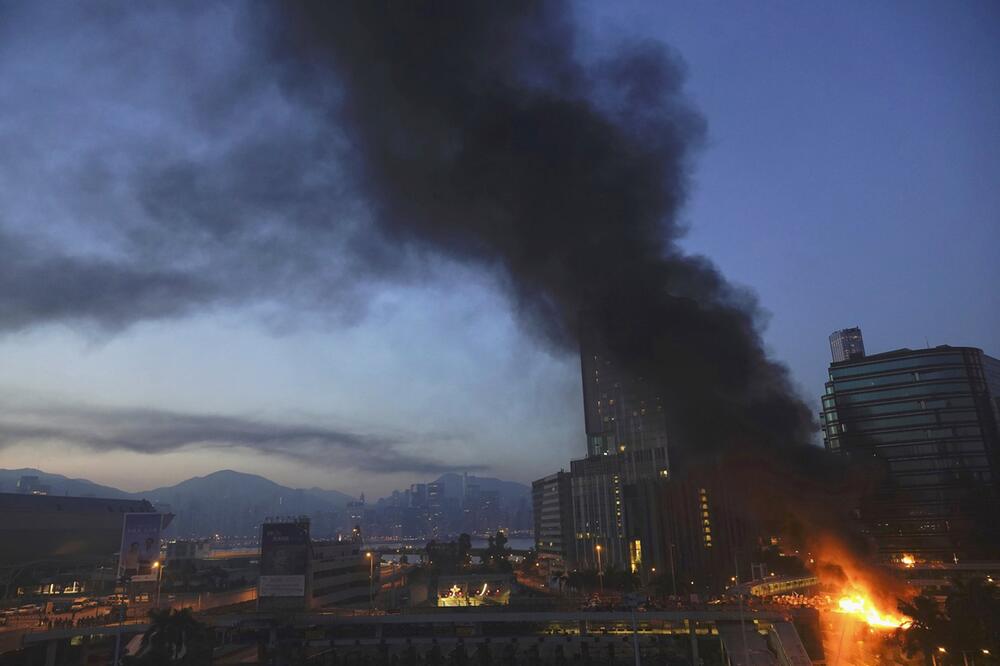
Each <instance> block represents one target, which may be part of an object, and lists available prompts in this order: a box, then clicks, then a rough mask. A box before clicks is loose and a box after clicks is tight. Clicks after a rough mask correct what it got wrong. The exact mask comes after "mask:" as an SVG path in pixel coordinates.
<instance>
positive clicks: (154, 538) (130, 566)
mask: <svg viewBox="0 0 1000 666" xmlns="http://www.w3.org/2000/svg"><path fill="white" fill-rule="evenodd" d="M162 525H163V514H159V513H126V514H125V516H124V523H123V525H122V545H121V550H120V551H119V555H118V577H119V578H120V579H122V580H132V581H144V580H145V581H148V580H156V571H155V569H154V568H153V562H156V561H157V560H159V559H160V528H161V527H162Z"/></svg>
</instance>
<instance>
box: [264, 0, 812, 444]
mask: <svg viewBox="0 0 1000 666" xmlns="http://www.w3.org/2000/svg"><path fill="white" fill-rule="evenodd" d="M262 20H263V22H264V24H265V25H266V31H267V33H268V34H269V35H270V36H271V39H270V41H269V43H268V46H269V48H270V49H271V53H273V54H274V59H275V62H276V63H277V65H278V67H279V68H280V74H279V75H280V77H281V81H282V84H283V85H284V86H285V89H286V90H287V91H289V93H290V94H291V95H293V96H294V97H296V98H298V99H299V100H300V101H301V102H302V103H304V104H306V105H307V106H308V108H311V109H312V110H313V111H314V112H316V113H317V114H318V115H319V116H320V117H324V118H327V119H328V122H329V123H330V124H331V125H335V126H337V127H339V128H341V129H342V130H343V131H344V132H345V133H346V136H347V138H348V141H349V143H350V146H351V148H352V149H353V155H354V156H355V159H356V160H357V161H356V164H355V166H356V172H355V176H356V182H357V185H358V187H359V188H360V191H361V192H362V193H363V195H364V197H365V198H366V200H367V201H368V202H369V203H370V205H371V206H372V210H373V214H374V218H375V220H376V222H377V226H378V229H379V232H380V233H381V234H382V236H383V238H384V241H385V242H386V243H392V244H399V245H401V246H417V247H429V248H431V249H433V251H435V252H440V253H444V254H446V255H448V256H450V257H452V258H456V259H458V260H460V261H464V262H474V263H476V264H481V265H484V266H488V267H492V268H495V269H497V270H498V271H499V272H500V273H501V275H502V276H503V277H504V279H505V282H506V285H507V286H508V288H509V291H510V294H511V295H512V298H513V301H514V302H515V304H516V306H517V307H518V309H519V311H520V312H521V313H522V315H523V320H524V321H525V322H526V323H528V325H529V326H530V328H531V329H532V330H535V331H538V332H541V333H542V334H543V335H544V336H545V338H546V339H548V340H549V341H551V342H552V343H554V344H556V345H559V346H562V347H563V348H567V349H569V350H572V351H575V350H576V349H578V347H579V341H580V336H581V335H583V336H586V337H587V338H588V339H590V338H593V339H597V340H600V341H601V344H602V346H603V347H604V348H605V349H606V350H607V351H608V352H609V353H610V354H611V356H612V357H614V358H615V359H616V360H617V361H618V362H619V363H622V364H623V365H625V366H626V367H627V368H628V369H629V370H630V371H631V372H633V373H635V374H638V375H642V376H643V377H646V378H649V379H651V380H652V381H654V382H655V383H656V384H658V385H659V386H660V387H661V389H662V390H663V392H664V400H665V404H667V405H668V409H669V411H670V419H671V422H672V427H673V431H674V432H673V434H674V442H675V443H676V444H677V445H679V447H680V450H686V451H694V450H698V451H701V452H721V451H726V450H729V449H732V448H734V447H755V448H756V447H759V448H762V449H766V450H781V449H786V448H788V447H799V446H802V445H804V444H806V443H807V442H808V441H809V439H810V437H811V432H812V430H813V424H812V420H811V418H810V416H809V412H808V409H807V408H806V407H805V406H804V405H803V403H802V402H801V401H800V400H799V399H798V398H797V397H796V396H795V393H794V391H793V390H792V387H791V384H790V381H789V378H788V374H787V371H786V369H785V368H784V367H782V366H781V365H779V364H777V363H775V362H774V361H772V360H770V359H769V358H768V357H767V355H766V353H765V351H764V349H763V345H762V341H761V338H760V334H759V332H758V328H757V323H758V320H759V319H760V313H759V311H758V309H757V306H756V303H755V301H754V299H753V298H752V297H750V296H748V295H747V294H746V293H745V292H744V291H742V290H740V289H737V288H734V287H733V286H732V285H730V284H729V283H728V282H727V281H726V280H725V279H724V278H723V277H722V276H721V275H720V274H719V273H718V271H717V270H716V269H715V268H714V267H713V266H712V265H711V264H710V263H709V262H708V261H706V260H704V259H702V258H698V257H692V256H688V255H686V254H685V253H684V252H683V251H682V250H681V249H680V248H679V247H678V245H677V240H678V239H679V238H680V237H681V235H682V233H683V229H682V227H681V225H680V224H679V222H678V211H679V209H680V208H681V206H682V204H683V202H684V200H685V197H686V193H687V189H688V182H689V169H690V163H691V158H692V153H693V151H695V150H696V148H697V146H698V145H699V143H700V141H701V139H702V137H703V134H704V122H703V120H702V118H701V117H700V116H699V115H698V114H697V113H696V112H695V111H694V110H693V109H692V107H691V106H690V105H689V104H688V103H687V102H686V100H685V98H684V96H683V94H682V84H683V81H684V69H683V66H682V65H681V63H680V62H679V61H678V59H677V58H676V57H675V56H674V55H673V54H671V53H670V51H668V50H667V49H666V48H664V47H663V46H662V45H659V44H656V43H651V42H643V43H638V44H631V45H628V46H625V47H623V48H621V49H620V50H619V51H618V52H616V53H614V54H613V55H611V56H608V57H605V58H602V59H599V60H596V61H589V62H584V61H583V60H581V58H579V57H578V55H577V44H576V43H575V41H574V40H575V34H574V29H573V26H572V17H571V12H570V11H569V8H568V7H567V6H566V4H564V3H561V2H503V3H486V2H483V3H479V2H476V3H440V2H416V3H389V2H348V3H322V2H317V3H291V4H285V5H282V6H281V8H280V9H279V10H278V11H277V12H276V13H272V14H269V15H267V16H266V17H264V18H263V19H262ZM672 455H674V453H673V452H672Z"/></svg>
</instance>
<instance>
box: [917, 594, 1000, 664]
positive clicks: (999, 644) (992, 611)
mask: <svg viewBox="0 0 1000 666" xmlns="http://www.w3.org/2000/svg"><path fill="white" fill-rule="evenodd" d="M899 610H900V612H902V613H905V614H906V615H908V616H910V617H911V618H912V622H911V623H910V625H909V626H907V627H905V628H903V629H900V631H899V632H898V637H899V639H900V642H901V644H902V646H903V651H904V652H905V653H906V654H907V656H913V655H914V654H916V653H917V652H922V653H923V655H924V660H925V662H926V663H928V664H929V663H931V661H932V659H931V655H935V654H938V648H939V647H943V648H945V650H946V651H945V652H944V653H943V654H945V655H952V659H954V660H955V661H956V662H957V661H958V660H962V662H963V663H964V662H965V660H966V657H967V656H969V655H973V656H975V657H976V658H977V660H978V661H977V663H982V657H983V656H985V655H990V656H989V658H990V659H994V657H993V655H997V654H998V653H1000V591H998V590H997V587H996V586H995V585H993V584H992V583H991V582H990V581H989V580H985V579H982V578H972V579H966V580H959V579H955V580H952V581H951V589H950V591H949V593H948V597H947V599H946V601H945V604H944V612H942V609H941V607H940V606H939V605H938V603H937V602H936V601H935V600H934V599H932V598H931V597H928V596H925V595H921V596H919V597H915V598H914V599H913V601H911V602H906V601H900V602H899ZM984 650H985V651H986V652H985V653H984V652H983V651H984ZM988 663H995V662H988Z"/></svg>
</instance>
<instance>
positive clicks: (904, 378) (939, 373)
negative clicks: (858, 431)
mask: <svg viewBox="0 0 1000 666" xmlns="http://www.w3.org/2000/svg"><path fill="white" fill-rule="evenodd" d="M967 377H968V375H967V374H966V372H965V368H964V367H962V368H944V369H942V370H919V371H916V372H907V373H903V374H898V375H883V376H881V377H865V378H864V379H851V380H847V381H835V382H834V383H833V388H834V390H835V391H838V392H839V391H851V390H854V389H862V388H869V387H875V386H892V385H893V384H912V383H915V382H926V381H934V380H939V379H965V378H967Z"/></svg>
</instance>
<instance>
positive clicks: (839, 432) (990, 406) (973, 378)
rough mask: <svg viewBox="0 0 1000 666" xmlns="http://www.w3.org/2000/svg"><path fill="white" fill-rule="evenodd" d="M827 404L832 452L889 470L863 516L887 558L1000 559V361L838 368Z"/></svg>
mask: <svg viewBox="0 0 1000 666" xmlns="http://www.w3.org/2000/svg"><path fill="white" fill-rule="evenodd" d="M822 403H823V411H822V413H821V420H822V425H823V433H824V442H825V445H826V447H827V449H829V450H830V451H834V452H839V453H841V454H844V455H849V456H852V457H856V458H858V459H859V460H860V459H861V458H865V459H866V462H871V458H872V457H874V458H876V459H877V462H878V463H879V465H880V466H881V471H882V473H883V477H882V479H881V481H880V482H879V483H878V484H877V490H875V491H873V492H872V493H870V494H869V496H867V497H865V498H864V499H863V501H862V504H861V506H860V507H858V508H859V512H860V517H861V519H862V522H863V524H864V526H865V529H866V530H867V532H868V534H869V535H870V536H871V537H872V539H873V540H874V542H875V544H876V546H877V548H878V550H879V554H880V555H881V556H882V557H883V558H884V559H889V560H891V559H898V558H900V557H901V556H902V555H903V554H914V555H916V556H918V557H920V558H923V559H927V560H939V561H945V560H952V559H955V558H976V559H983V558H996V557H998V556H1000V552H998V551H997V547H998V545H1000V544H998V534H997V532H996V531H997V528H996V527H995V525H994V523H996V522H997V521H996V520H995V516H996V515H997V510H998V509H1000V503H998V501H997V498H998V481H997V472H998V459H997V455H998V452H1000V436H998V422H1000V361H998V360H997V359H994V358H991V357H989V356H987V355H986V354H984V353H983V352H982V350H980V349H975V348H972V347H948V346H941V347H935V348H933V349H921V350H910V349H901V350H897V351H892V352H887V353H884V354H876V355H874V356H867V357H864V358H856V359H853V360H845V361H842V362H834V363H832V364H831V365H830V380H829V381H828V382H827V383H826V393H825V395H824V396H823V398H822Z"/></svg>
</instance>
